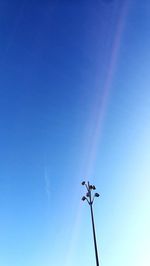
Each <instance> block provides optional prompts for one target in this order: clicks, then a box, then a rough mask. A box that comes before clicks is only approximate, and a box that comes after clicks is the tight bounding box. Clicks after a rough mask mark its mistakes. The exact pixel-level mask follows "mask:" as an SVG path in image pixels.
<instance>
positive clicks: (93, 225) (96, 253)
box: [88, 182, 99, 266]
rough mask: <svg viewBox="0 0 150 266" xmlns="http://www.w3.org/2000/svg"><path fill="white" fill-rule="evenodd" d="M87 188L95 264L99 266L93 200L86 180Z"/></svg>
mask: <svg viewBox="0 0 150 266" xmlns="http://www.w3.org/2000/svg"><path fill="white" fill-rule="evenodd" d="M88 188H89V199H90V210H91V219H92V229H93V238H94V248H95V257H96V266H99V260H98V251H97V243H96V233H95V224H94V215H93V206H92V203H93V202H92V197H91V190H90V184H89V182H88Z"/></svg>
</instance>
